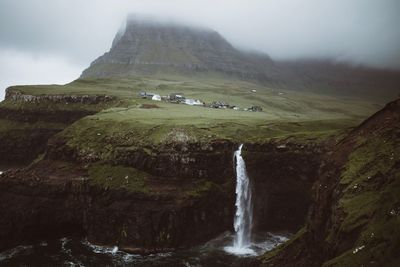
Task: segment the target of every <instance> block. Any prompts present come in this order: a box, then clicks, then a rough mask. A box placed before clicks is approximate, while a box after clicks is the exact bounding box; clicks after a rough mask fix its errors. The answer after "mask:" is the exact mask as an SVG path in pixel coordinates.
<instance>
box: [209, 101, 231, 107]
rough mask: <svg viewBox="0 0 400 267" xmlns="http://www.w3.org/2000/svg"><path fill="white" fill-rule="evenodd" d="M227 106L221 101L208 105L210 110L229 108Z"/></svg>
mask: <svg viewBox="0 0 400 267" xmlns="http://www.w3.org/2000/svg"><path fill="white" fill-rule="evenodd" d="M229 107H230V106H229V104H228V103H225V102H223V101H214V102H212V103H211V104H210V108H229Z"/></svg>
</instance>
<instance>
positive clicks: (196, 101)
mask: <svg viewBox="0 0 400 267" xmlns="http://www.w3.org/2000/svg"><path fill="white" fill-rule="evenodd" d="M184 103H185V104H186V105H189V106H204V103H203V102H202V101H200V100H199V99H190V98H186V99H185V102H184Z"/></svg>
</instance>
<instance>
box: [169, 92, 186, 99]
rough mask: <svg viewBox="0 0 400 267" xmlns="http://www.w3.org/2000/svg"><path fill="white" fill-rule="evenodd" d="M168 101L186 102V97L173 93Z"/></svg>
mask: <svg viewBox="0 0 400 267" xmlns="http://www.w3.org/2000/svg"><path fill="white" fill-rule="evenodd" d="M168 99H169V100H172V101H173V100H184V99H185V97H184V95H183V94H181V93H172V94H169V96H168Z"/></svg>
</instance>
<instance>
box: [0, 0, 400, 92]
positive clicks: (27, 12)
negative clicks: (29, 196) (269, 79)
mask: <svg viewBox="0 0 400 267" xmlns="http://www.w3.org/2000/svg"><path fill="white" fill-rule="evenodd" d="M128 13H142V14H149V15H160V16H163V17H166V16H167V17H171V18H174V19H178V20H181V21H184V22H187V23H194V24H198V25H201V26H207V27H210V28H213V29H215V30H217V31H219V32H220V33H221V34H222V35H223V36H224V37H226V38H227V39H228V40H229V41H231V43H232V44H233V45H235V46H237V47H240V48H244V49H252V50H259V51H262V52H265V53H267V54H269V55H270V56H271V57H272V58H274V59H278V60H287V59H297V58H304V57H306V58H310V57H311V58H312V57H324V58H325V57H329V58H333V59H337V60H343V61H352V62H355V63H362V64H366V65H370V66H377V67H386V68H397V69H400V27H399V26H398V25H400V16H399V15H398V14H399V13H400V1H399V0H229V1H223V0H197V1H194V0H193V1H192V0H140V1H139V0H137V1H135V0H129V1H128V0H97V1H95V0H85V1H82V0H0V62H1V66H0V98H2V97H1V94H2V93H3V92H2V91H3V89H4V88H5V87H6V86H9V85H11V84H21V83H22V84H24V83H49V82H50V83H65V82H67V81H70V80H72V79H75V78H77V77H78V76H79V75H80V72H81V71H82V70H83V69H84V68H85V67H87V66H88V65H89V64H90V62H91V61H92V60H93V59H95V58H96V57H98V56H100V55H101V54H103V53H104V52H106V51H107V50H108V49H109V48H110V45H111V42H112V39H113V37H114V35H115V33H116V31H117V30H118V28H119V27H120V26H121V25H122V23H123V21H124V19H125V17H126V15H127V14H128Z"/></svg>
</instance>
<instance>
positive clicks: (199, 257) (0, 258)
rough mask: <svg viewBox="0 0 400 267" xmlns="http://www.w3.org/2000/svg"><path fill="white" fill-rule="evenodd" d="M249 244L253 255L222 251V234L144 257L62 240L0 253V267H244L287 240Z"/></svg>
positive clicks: (227, 240) (270, 237)
mask: <svg viewBox="0 0 400 267" xmlns="http://www.w3.org/2000/svg"><path fill="white" fill-rule="evenodd" d="M255 236H256V238H255V240H254V242H253V243H252V244H253V245H252V249H253V250H254V251H255V252H256V254H254V255H241V256H238V255H232V254H229V253H227V252H225V251H224V247H226V246H229V245H231V244H232V243H231V242H232V240H233V239H232V235H230V234H229V233H225V234H223V235H221V236H219V237H218V238H216V239H214V240H211V241H210V242H207V243H206V244H204V245H202V246H198V247H194V248H191V249H187V250H181V251H176V252H170V253H158V254H153V255H148V256H141V255H135V254H128V253H125V252H123V251H119V250H118V248H117V247H114V248H106V247H101V246H95V245H92V244H90V243H89V242H87V241H85V240H79V239H74V238H62V239H57V240H47V241H42V242H39V243H36V244H30V245H23V246H22V245H21V246H18V247H15V248H12V249H9V250H7V251H3V252H1V253H0V266H96V267H97V266H144V267H150V266H157V267H161V266H162V267H167V266H171V267H181V266H182V267H191V266H193V267H203V266H204V267H214V266H215V267H227V266H248V264H249V263H250V262H251V261H253V260H254V257H255V256H257V255H259V254H261V253H263V252H265V251H268V250H271V249H272V248H274V247H275V246H277V245H278V244H281V243H283V242H285V241H286V240H287V237H288V235H287V234H272V233H259V234H257V235H255Z"/></svg>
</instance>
